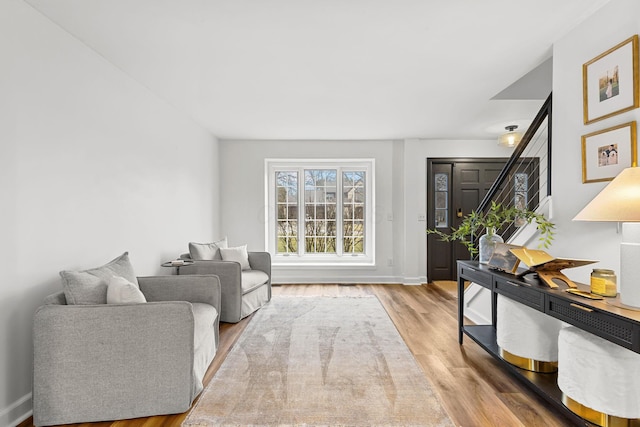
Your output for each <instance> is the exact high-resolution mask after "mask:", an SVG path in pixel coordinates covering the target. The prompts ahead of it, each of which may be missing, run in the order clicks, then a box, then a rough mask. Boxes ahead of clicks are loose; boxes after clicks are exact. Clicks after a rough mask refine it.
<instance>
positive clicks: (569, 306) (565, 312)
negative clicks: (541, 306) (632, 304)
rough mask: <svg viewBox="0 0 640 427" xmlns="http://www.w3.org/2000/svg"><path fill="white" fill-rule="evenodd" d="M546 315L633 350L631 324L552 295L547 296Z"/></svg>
mask: <svg viewBox="0 0 640 427" xmlns="http://www.w3.org/2000/svg"><path fill="white" fill-rule="evenodd" d="M547 313H548V314H549V315H551V316H553V317H556V318H558V319H560V320H563V321H565V322H567V323H571V324H572V325H575V326H577V327H579V328H581V329H583V330H585V331H587V332H591V333H592V334H594V335H598V336H601V337H602V338H604V339H606V340H609V341H611V342H614V343H616V344H619V345H621V346H623V347H626V348H629V349H633V322H630V321H626V320H624V319H621V318H618V317H616V316H614V315H611V314H609V313H606V312H602V311H599V310H598V309H596V308H592V307H586V306H584V305H581V304H579V303H577V302H576V303H574V302H571V301H568V300H563V299H560V298H557V297H555V296H552V295H550V296H549V307H548V311H547Z"/></svg>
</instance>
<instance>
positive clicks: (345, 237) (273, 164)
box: [266, 159, 374, 265]
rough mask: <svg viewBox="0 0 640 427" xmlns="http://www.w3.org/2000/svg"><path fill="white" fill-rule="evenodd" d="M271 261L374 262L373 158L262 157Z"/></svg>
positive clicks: (326, 263) (329, 263) (368, 263)
mask: <svg viewBox="0 0 640 427" xmlns="http://www.w3.org/2000/svg"><path fill="white" fill-rule="evenodd" d="M266 173H267V180H266V181H267V191H266V193H267V196H266V197H267V206H268V212H267V222H266V224H267V230H266V235H267V242H268V250H269V252H271V254H272V255H274V258H273V263H274V264H296V265H304V264H308V265H341V264H348V265H358V264H362V265H373V264H374V256H373V247H374V222H373V220H372V219H373V206H374V204H373V194H374V191H373V182H374V179H373V177H374V161H373V160H369V159H367V160H343V161H340V160H275V159H268V160H267V161H266Z"/></svg>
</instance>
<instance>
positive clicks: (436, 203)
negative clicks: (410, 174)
mask: <svg viewBox="0 0 640 427" xmlns="http://www.w3.org/2000/svg"><path fill="white" fill-rule="evenodd" d="M507 160H508V159H507V158H504V159H500V158H491V159H427V228H436V227H437V228H439V229H440V230H441V231H443V232H448V231H450V230H451V227H458V225H459V223H460V222H461V221H462V217H463V216H464V215H467V214H469V213H471V211H472V210H474V209H477V207H478V205H479V204H480V202H481V201H482V199H483V198H484V196H485V195H486V194H487V191H488V190H489V188H491V186H492V185H493V183H494V181H495V180H496V178H497V177H498V175H499V174H500V171H501V170H502V169H503V168H504V165H505V164H506V162H507ZM469 258H470V257H469V252H468V251H467V249H466V248H465V247H464V246H463V245H462V244H461V243H458V242H453V243H450V242H442V241H441V240H440V239H439V238H438V237H437V236H435V235H433V234H429V235H428V236H427V278H428V279H429V281H433V280H455V279H456V261H457V260H459V259H469Z"/></svg>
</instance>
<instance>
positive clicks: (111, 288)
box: [107, 276, 147, 304]
mask: <svg viewBox="0 0 640 427" xmlns="http://www.w3.org/2000/svg"><path fill="white" fill-rule="evenodd" d="M143 302H147V299H146V298H145V297H144V294H143V293H142V291H140V289H139V288H138V287H137V286H136V285H134V284H133V283H131V282H130V281H128V280H127V279H125V278H124V277H120V276H113V277H112V278H111V279H109V285H108V286H107V304H140V303H143Z"/></svg>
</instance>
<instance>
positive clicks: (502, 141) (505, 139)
mask: <svg viewBox="0 0 640 427" xmlns="http://www.w3.org/2000/svg"><path fill="white" fill-rule="evenodd" d="M517 128H518V125H509V126H507V127H505V130H506V131H507V132H506V133H504V134H502V135H500V138H498V145H501V146H503V147H509V148H513V147H515V146H516V145H518V143H519V142H520V140H521V139H522V134H521V133H520V132H516V129H517Z"/></svg>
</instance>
